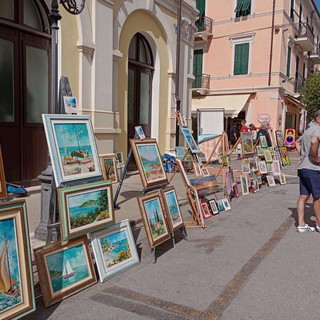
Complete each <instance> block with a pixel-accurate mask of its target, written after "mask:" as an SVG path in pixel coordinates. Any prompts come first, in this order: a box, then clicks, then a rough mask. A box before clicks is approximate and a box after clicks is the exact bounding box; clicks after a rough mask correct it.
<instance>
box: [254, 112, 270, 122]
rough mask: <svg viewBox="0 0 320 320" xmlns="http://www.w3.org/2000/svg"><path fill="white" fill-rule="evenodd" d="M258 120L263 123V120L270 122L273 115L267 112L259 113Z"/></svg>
mask: <svg viewBox="0 0 320 320" xmlns="http://www.w3.org/2000/svg"><path fill="white" fill-rule="evenodd" d="M257 120H258V121H259V122H260V123H262V122H265V121H266V122H270V121H271V116H270V115H268V114H267V113H262V114H259V115H258V117H257Z"/></svg>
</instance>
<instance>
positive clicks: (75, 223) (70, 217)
mask: <svg viewBox="0 0 320 320" xmlns="http://www.w3.org/2000/svg"><path fill="white" fill-rule="evenodd" d="M57 192H58V204H59V213H60V226H61V233H62V239H63V240H66V239H71V238H74V237H77V236H80V235H82V234H85V233H88V232H92V231H94V230H97V229H101V228H104V227H106V226H107V225H109V224H112V223H114V219H115V217H114V212H113V198H112V186H111V184H110V182H108V181H104V180H102V181H98V182H93V183H87V184H82V185H77V186H72V187H65V188H58V189H57Z"/></svg>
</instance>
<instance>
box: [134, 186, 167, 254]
mask: <svg viewBox="0 0 320 320" xmlns="http://www.w3.org/2000/svg"><path fill="white" fill-rule="evenodd" d="M137 200H138V204H139V207H140V212H141V215H142V220H143V224H144V227H145V230H146V234H147V238H148V242H149V245H150V247H151V248H154V247H156V246H158V245H159V244H161V243H163V242H164V241H167V240H168V239H170V237H171V236H170V232H169V227H168V225H167V219H166V216H165V210H164V205H163V202H162V199H161V196H160V192H159V191H155V192H151V193H148V194H147V195H143V196H140V197H138V198H137Z"/></svg>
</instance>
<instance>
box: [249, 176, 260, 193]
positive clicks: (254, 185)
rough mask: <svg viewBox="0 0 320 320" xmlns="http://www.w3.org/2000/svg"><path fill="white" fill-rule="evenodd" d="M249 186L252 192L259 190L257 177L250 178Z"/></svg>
mask: <svg viewBox="0 0 320 320" xmlns="http://www.w3.org/2000/svg"><path fill="white" fill-rule="evenodd" d="M250 187H251V191H252V193H256V192H257V191H258V190H259V181H258V179H257V178H252V179H250Z"/></svg>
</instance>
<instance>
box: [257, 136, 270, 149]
mask: <svg viewBox="0 0 320 320" xmlns="http://www.w3.org/2000/svg"><path fill="white" fill-rule="evenodd" d="M259 142H260V146H261V147H262V148H268V141H267V137H266V136H265V135H264V134H260V135H259Z"/></svg>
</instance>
